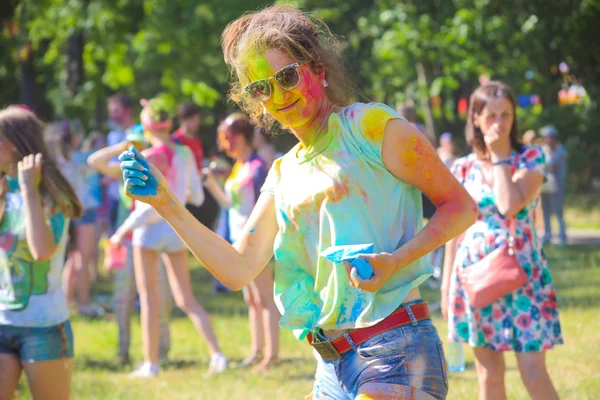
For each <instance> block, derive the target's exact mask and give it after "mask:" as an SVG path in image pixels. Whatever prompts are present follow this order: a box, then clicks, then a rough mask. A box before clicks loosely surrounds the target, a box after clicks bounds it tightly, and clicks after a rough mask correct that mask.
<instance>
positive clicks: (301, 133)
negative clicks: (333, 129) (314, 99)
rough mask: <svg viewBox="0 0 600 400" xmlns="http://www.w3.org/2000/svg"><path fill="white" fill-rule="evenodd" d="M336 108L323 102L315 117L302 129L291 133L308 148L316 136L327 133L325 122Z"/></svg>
mask: <svg viewBox="0 0 600 400" xmlns="http://www.w3.org/2000/svg"><path fill="white" fill-rule="evenodd" d="M335 111H337V107H336V106H334V105H333V104H332V103H331V102H329V101H324V102H323V104H322V105H321V107H320V108H319V110H318V111H317V113H316V114H315V116H314V117H313V118H312V119H311V120H310V121H309V122H308V123H307V124H306V125H305V126H303V127H301V128H294V129H292V132H293V133H294V136H296V138H298V140H299V141H300V143H302V145H303V146H304V147H307V146H310V145H311V144H313V143H314V142H315V140H316V139H317V137H318V136H320V135H322V134H324V133H327V121H328V120H329V116H330V115H331V113H332V112H335Z"/></svg>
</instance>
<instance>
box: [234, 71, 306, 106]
mask: <svg viewBox="0 0 600 400" xmlns="http://www.w3.org/2000/svg"><path fill="white" fill-rule="evenodd" d="M304 64H306V63H304V62H301V63H294V64H290V65H288V66H285V67H283V68H281V69H280V70H279V71H277V72H275V74H273V76H271V77H269V78H265V79H259V80H258V81H254V82H252V83H250V84H248V85H246V87H245V88H244V91H245V92H246V93H247V94H248V95H249V96H250V97H251V98H253V99H254V100H258V101H267V100H269V98H270V97H271V82H270V80H271V79H273V80H274V81H275V83H277V85H278V86H279V87H280V88H282V89H284V90H291V89H293V88H295V87H296V86H298V84H299V83H300V74H299V73H298V67H300V66H301V65H304Z"/></svg>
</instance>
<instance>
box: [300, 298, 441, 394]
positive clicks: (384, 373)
mask: <svg viewBox="0 0 600 400" xmlns="http://www.w3.org/2000/svg"><path fill="white" fill-rule="evenodd" d="M421 302H422V300H417V301H413V302H409V303H406V304H403V306H407V305H414V304H418V303H421ZM411 314H412V313H411ZM413 320H414V322H416V320H415V319H414V317H413ZM322 339H323V338H322ZM352 345H353V344H352ZM353 348H354V350H353V351H348V352H346V353H344V354H343V355H342V358H341V359H339V360H334V361H325V360H323V359H322V358H321V356H320V355H319V353H317V352H316V351H314V353H315V357H316V358H317V372H316V374H315V384H314V388H313V392H312V399H315V400H324V399H327V400H342V399H343V400H352V399H355V398H357V396H358V395H359V393H365V394H368V393H369V392H370V389H369V388H368V386H371V388H374V387H376V386H377V384H385V385H380V387H379V389H380V388H381V387H383V386H385V387H386V388H387V390H389V392H390V393H389V394H390V396H389V398H397V399H400V398H401V399H412V398H414V396H415V392H416V391H421V392H425V393H426V394H428V395H429V396H430V397H431V399H436V400H439V399H445V398H446V395H447V393H448V372H447V365H446V359H445V357H444V349H443V347H442V341H441V340H440V337H439V335H438V332H437V329H436V328H435V326H433V323H432V322H431V319H426V320H423V321H419V322H416V323H413V324H411V325H405V326H401V327H398V328H395V329H392V330H390V331H387V332H384V333H381V334H379V335H377V336H375V337H373V338H371V339H369V340H367V341H366V342H364V343H362V344H360V345H359V346H354V345H353ZM374 384H375V385H374ZM384 391H385V390H384ZM380 393H381V392H380ZM392 393H394V395H395V396H393V395H392ZM378 398H379V397H378ZM381 398H384V397H381ZM419 398H422V397H419Z"/></svg>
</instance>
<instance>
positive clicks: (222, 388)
mask: <svg viewBox="0 0 600 400" xmlns="http://www.w3.org/2000/svg"><path fill="white" fill-rule="evenodd" d="M547 254H548V257H549V261H550V265H551V269H552V273H553V275H554V280H555V284H556V287H557V291H558V296H559V304H560V307H561V308H560V315H561V320H562V326H563V331H564V339H565V345H564V346H559V347H557V348H556V349H555V350H553V351H550V352H549V354H548V366H549V371H550V374H551V376H552V378H553V380H554V382H555V385H556V387H557V389H558V391H559V394H560V396H561V398H562V399H577V400H583V399H598V398H599V397H598V396H599V394H600V353H599V352H598V349H599V348H600V320H598V319H597V318H598V315H599V312H600V304H599V302H598V300H599V299H600V289H598V288H600V249H594V248H592V247H550V248H549V249H548V251H547ZM192 279H193V282H194V290H195V292H196V294H197V296H198V298H199V299H200V301H201V302H202V303H203V304H204V305H205V306H206V308H207V309H208V311H209V312H210V314H211V315H212V316H213V322H214V327H215V330H216V333H217V336H218V337H219V339H220V341H221V343H222V346H223V349H224V352H225V353H226V354H227V355H228V356H229V357H230V358H231V359H232V360H233V361H234V362H235V361H238V362H239V360H241V359H242V358H244V357H245V356H246V355H247V351H248V349H249V340H248V333H247V329H248V326H247V317H246V307H245V305H244V302H243V300H242V297H241V294H240V293H231V294H228V295H224V296H223V295H222V296H212V295H211V294H210V276H209V274H208V273H207V272H206V271H204V270H203V269H202V268H200V267H199V266H198V264H197V263H194V265H193V270H192ZM110 288H111V285H110V282H109V281H107V280H105V281H101V282H100V283H99V284H96V285H95V287H94V289H95V293H96V294H99V293H108V292H109V291H110ZM423 295H424V297H425V298H427V299H428V300H431V301H435V300H436V299H437V298H438V294H437V293H436V292H435V291H429V290H424V291H423ZM72 321H73V327H74V332H75V347H76V361H75V374H74V377H73V386H72V393H73V396H72V397H73V398H74V399H140V400H141V399H144V400H146V399H248V400H250V399H300V398H302V396H303V395H305V394H307V393H308V392H310V390H311V387H312V383H313V374H314V367H315V362H314V360H313V357H312V355H311V350H310V348H309V346H308V345H307V344H306V342H298V341H296V340H295V339H294V338H293V336H292V334H291V333H290V332H287V331H282V332H281V358H282V360H283V362H282V364H281V366H280V367H278V368H277V369H275V370H273V371H272V372H269V373H267V374H266V375H264V376H256V375H253V374H251V373H250V372H249V371H240V370H235V369H232V370H230V371H228V372H227V373H225V374H223V375H221V376H216V377H212V378H210V379H205V378H204V372H205V371H206V367H207V363H208V352H207V347H206V345H205V344H204V342H203V341H202V340H201V339H200V338H199V336H198V335H197V334H196V332H195V331H194V329H193V327H192V324H191V323H190V322H189V321H188V320H187V319H186V318H185V317H183V315H182V314H181V312H179V311H175V312H174V317H173V321H172V324H171V335H172V348H171V352H170V354H169V356H170V360H171V361H170V362H169V363H168V364H167V365H166V366H165V367H164V368H163V372H162V374H161V375H160V377H159V378H158V379H156V380H152V381H146V380H141V381H140V380H130V379H128V378H127V373H128V371H127V370H118V369H117V368H116V365H115V355H116V349H117V327H116V324H115V322H114V321H113V319H111V318H110V317H107V318H106V319H104V320H97V321H90V320H83V319H80V318H78V317H73V319H72ZM434 322H435V324H436V326H437V327H438V328H439V329H440V335H442V337H445V330H446V328H445V324H444V323H443V321H442V319H441V317H440V315H439V314H436V315H435V318H434ZM132 328H133V334H132V336H133V337H132V341H133V342H132V346H131V352H132V357H133V358H134V360H135V361H140V360H141V337H140V329H139V318H138V316H137V315H136V317H135V318H134V320H133V321H132ZM466 353H467V371H466V372H464V373H451V374H450V393H449V396H448V398H449V399H476V398H477V384H476V376H475V371H474V366H473V357H472V354H471V352H470V351H469V349H468V348H467V349H466ZM506 359H507V369H508V371H507V375H506V385H507V390H508V398H509V399H527V398H528V396H527V394H526V391H525V388H524V386H523V384H522V383H521V381H520V378H519V374H518V371H517V369H516V363H515V357H514V355H513V354H507V356H506ZM19 391H20V393H19V396H18V398H20V399H26V398H29V397H30V396H29V392H28V389H27V384H26V382H25V379H22V380H21V384H20V386H19Z"/></svg>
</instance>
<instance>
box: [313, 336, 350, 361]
mask: <svg viewBox="0 0 600 400" xmlns="http://www.w3.org/2000/svg"><path fill="white" fill-rule="evenodd" d="M311 344H312V347H314V348H315V350H317V352H318V353H319V354H320V355H321V357H322V358H323V360H325V361H335V360H339V359H340V358H342V356H341V355H340V353H339V352H338V351H337V350H336V349H335V347H333V344H332V343H331V342H330V341H328V340H327V341H324V342H321V341H320V340H319V337H318V334H314V335H313V342H312V343H311Z"/></svg>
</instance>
